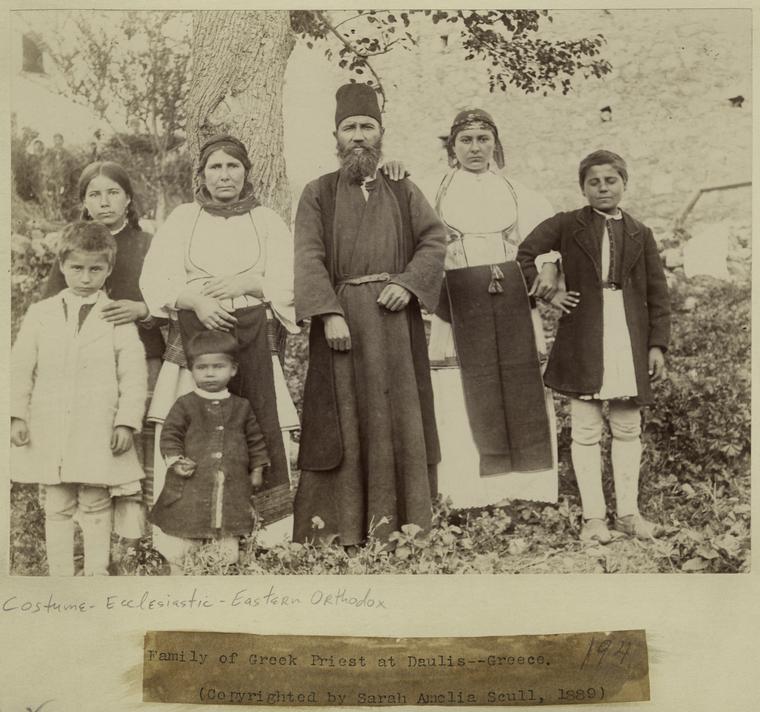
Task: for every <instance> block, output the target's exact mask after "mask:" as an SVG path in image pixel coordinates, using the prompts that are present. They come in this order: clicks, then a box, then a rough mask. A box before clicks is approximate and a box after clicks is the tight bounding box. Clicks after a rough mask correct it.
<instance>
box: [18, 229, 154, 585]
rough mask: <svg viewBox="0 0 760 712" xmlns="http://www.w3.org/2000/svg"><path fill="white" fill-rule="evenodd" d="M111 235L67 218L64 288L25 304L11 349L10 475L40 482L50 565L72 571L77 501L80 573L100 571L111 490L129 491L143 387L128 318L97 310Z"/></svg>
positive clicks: (141, 362) (133, 486) (136, 471)
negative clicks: (120, 321) (114, 318)
mask: <svg viewBox="0 0 760 712" xmlns="http://www.w3.org/2000/svg"><path fill="white" fill-rule="evenodd" d="M115 254H116V242H115V240H114V238H113V237H112V235H111V234H110V232H109V231H108V228H106V227H105V226H103V225H100V224H99V223H95V222H77V223H73V224H71V225H68V226H67V227H66V228H65V229H64V231H63V233H62V235H61V240H60V244H59V247H58V261H59V264H60V267H61V271H62V273H63V275H64V278H65V280H66V289H64V290H62V291H61V292H60V293H58V294H57V295H55V296H53V297H50V298H48V299H44V300H42V301H40V302H38V303H36V304H33V305H32V306H31V307H30V308H29V311H28V312H27V314H26V316H25V317H24V321H23V323H22V325H21V329H20V331H19V333H18V337H17V338H16V342H15V344H14V346H13V350H12V355H11V376H12V379H11V408H10V415H11V442H12V444H13V445H15V446H16V447H14V448H13V449H12V451H11V479H13V480H14V481H16V482H27V483H30V482H38V483H40V484H42V485H44V486H45V538H46V548H47V557H48V566H49V570H50V575H53V576H72V575H73V574H74V530H73V519H72V517H73V515H74V513H75V512H76V511H77V508H78V509H79V522H80V524H81V527H82V533H83V536H84V547H85V563H84V573H85V574H86V575H107V574H108V564H109V553H110V541H111V528H112V520H113V510H112V502H111V497H112V495H114V494H117V493H118V494H125V493H128V492H129V491H135V492H136V491H139V485H140V483H139V480H140V479H141V478H142V477H143V472H142V469H141V468H140V465H139V463H138V460H137V456H136V454H135V450H134V448H133V447H132V439H133V434H134V433H135V432H137V431H139V429H140V426H141V423H142V418H143V413H144V410H145V399H146V395H147V371H146V366H145V352H144V350H143V346H142V343H141V342H140V338H139V336H138V334H137V329H136V328H135V326H134V324H124V325H118V326H115V325H114V324H111V323H109V322H107V321H105V320H104V319H103V318H102V316H101V310H102V309H103V307H104V306H106V305H107V304H108V302H109V301H110V300H109V298H108V296H107V295H106V294H105V292H103V291H101V288H102V287H103V285H104V283H105V280H106V278H107V277H108V275H109V274H110V272H111V269H112V268H113V263H114V257H115Z"/></svg>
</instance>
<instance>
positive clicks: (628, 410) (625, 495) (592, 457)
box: [570, 398, 641, 519]
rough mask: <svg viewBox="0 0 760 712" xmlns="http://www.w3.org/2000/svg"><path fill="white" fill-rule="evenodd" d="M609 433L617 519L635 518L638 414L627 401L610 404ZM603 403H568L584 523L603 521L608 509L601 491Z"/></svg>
mask: <svg viewBox="0 0 760 712" xmlns="http://www.w3.org/2000/svg"><path fill="white" fill-rule="evenodd" d="M607 402H608V403H609V419H610V430H611V431H612V474H613V479H614V482H615V500H616V503H617V516H618V517H624V516H627V515H629V514H638V511H639V508H638V495H639V467H640V464H641V437H640V436H641V411H640V409H639V406H638V405H636V404H635V403H633V402H632V401H629V400H610V401H607ZM602 403H603V401H600V400H581V399H579V398H571V399H570V415H571V418H572V438H573V442H572V446H571V450H572V457H573V469H574V470H575V478H576V480H577V481H578V489H579V490H580V494H581V502H582V505H583V517H584V519H605V518H606V515H607V508H606V505H605V502H604V493H603V491H602V457H601V448H600V445H599V443H600V442H601V439H602V428H603V425H604V421H603V418H602Z"/></svg>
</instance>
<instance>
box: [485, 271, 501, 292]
mask: <svg viewBox="0 0 760 712" xmlns="http://www.w3.org/2000/svg"><path fill="white" fill-rule="evenodd" d="M502 279H504V272H502V271H501V268H500V267H499V265H491V282H490V284H489V285H488V291H489V293H490V294H501V293H502V292H503V291H504V287H502V286H501V284H500V282H501V280H502Z"/></svg>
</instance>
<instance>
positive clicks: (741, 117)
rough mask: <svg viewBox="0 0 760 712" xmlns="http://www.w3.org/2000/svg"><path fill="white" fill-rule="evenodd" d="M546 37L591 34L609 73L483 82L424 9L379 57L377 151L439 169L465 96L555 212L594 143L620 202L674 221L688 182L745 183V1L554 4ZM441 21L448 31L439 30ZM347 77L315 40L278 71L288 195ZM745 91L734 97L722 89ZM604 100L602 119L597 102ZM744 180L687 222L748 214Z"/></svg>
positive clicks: (428, 174)
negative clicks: (556, 86) (545, 90)
mask: <svg viewBox="0 0 760 712" xmlns="http://www.w3.org/2000/svg"><path fill="white" fill-rule="evenodd" d="M552 15H553V17H554V22H553V23H548V22H547V23H545V24H544V29H543V30H542V33H544V36H545V37H562V38H579V37H582V36H590V35H594V34H597V33H600V34H602V35H603V36H604V37H605V38H606V41H607V44H606V46H605V47H604V53H605V56H606V57H607V58H608V59H609V61H610V62H611V64H612V66H613V71H612V73H611V74H610V75H608V76H607V77H605V78H604V79H601V80H598V79H589V80H586V81H583V80H578V81H577V82H576V83H575V88H574V89H573V91H571V92H570V93H569V94H568V95H567V96H563V95H562V94H561V93H556V94H549V95H547V96H541V95H532V96H526V95H524V94H522V93H521V92H520V91H519V90H516V89H511V88H510V89H509V91H508V92H507V93H506V94H503V93H494V94H490V93H489V92H488V84H487V75H486V72H485V69H484V67H482V66H479V65H478V63H477V62H465V61H464V60H463V53H462V52H461V51H459V48H458V46H457V37H456V36H455V33H454V32H453V31H452V30H451V27H450V26H447V25H445V24H439V25H432V24H431V23H430V22H429V21H428V20H423V19H422V18H420V20H419V21H418V24H417V27H418V28H419V30H420V31H421V37H420V42H419V45H418V47H417V48H416V49H415V51H413V52H405V51H403V50H394V51H393V52H392V53H391V54H389V55H387V56H384V57H381V58H378V59H377V61H376V65H377V68H378V71H379V73H380V74H381V76H382V77H383V78H384V80H385V86H386V92H387V95H388V104H387V107H386V118H385V124H386V127H387V134H386V142H385V154H386V155H387V156H389V157H394V158H401V159H403V160H404V162H405V163H406V164H407V165H408V166H409V168H410V170H411V171H412V173H413V178H414V179H416V180H418V181H419V182H420V183H421V184H427V185H430V184H431V180H432V181H434V180H435V179H436V177H438V176H440V175H441V174H442V172H443V171H444V170H445V167H446V161H445V152H444V151H443V149H442V144H441V142H440V141H439V139H438V136H439V135H443V134H446V133H447V132H448V127H449V124H450V122H451V120H452V118H453V116H454V115H455V114H456V112H457V111H459V110H460V109H462V108H465V107H468V106H481V107H483V108H485V109H486V110H488V111H489V112H491V113H492V114H493V116H494V118H495V119H496V122H497V124H498V125H499V127H500V131H501V136H502V142H503V144H504V148H505V153H506V156H507V165H508V172H509V173H510V174H511V175H513V176H514V177H515V178H517V179H519V180H520V181H522V182H523V183H525V184H526V185H528V186H530V187H532V188H534V189H537V190H539V191H541V192H543V193H544V194H545V195H546V196H547V197H548V198H549V200H550V201H551V202H552V204H553V205H554V207H555V208H556V209H558V210H560V209H561V210H567V209H571V208H574V207H577V206H578V205H579V204H581V201H582V196H581V195H580V193H579V189H578V185H577V165H578V162H579V160H580V159H581V158H582V157H583V156H584V155H585V154H587V153H589V152H590V151H592V150H594V149H597V148H602V147H604V148H609V149H611V150H613V151H616V152H618V153H620V154H622V155H623V156H624V157H625V158H626V159H627V161H628V163H629V171H630V175H631V180H630V184H629V190H628V194H627V196H626V198H625V201H624V207H627V208H628V209H630V211H631V212H632V213H633V214H634V215H637V216H638V217H640V218H641V219H642V220H644V221H645V222H647V223H648V224H650V225H652V227H653V228H655V231H656V232H657V233H660V234H664V233H670V231H671V229H672V225H673V221H674V219H675V218H676V217H677V215H678V214H679V213H680V212H681V210H682V209H683V207H684V206H685V205H686V204H687V203H688V201H689V199H690V198H691V196H692V195H693V194H694V193H695V191H696V190H698V189H699V188H702V187H705V186H712V185H719V184H724V183H734V182H740V181H747V180H750V178H751V165H752V140H751V139H752V101H751V43H750V40H751V15H750V12H749V11H748V10H726V9H721V10H614V11H607V10H574V11H569V10H566V11H553V12H552ZM445 32H450V33H451V34H450V36H449V37H448V39H447V42H446V43H444V41H443V40H442V39H441V36H442V35H443V34H444V33H445ZM346 80H347V77H346V75H345V74H343V73H341V72H340V71H339V70H337V69H335V68H334V67H332V66H330V65H329V63H328V62H327V60H325V59H323V58H322V57H321V56H319V54H317V53H316V52H315V51H314V50H312V51H309V50H305V49H304V48H299V49H298V50H297V51H296V52H295V53H294V55H293V58H292V61H291V66H290V68H289V72H288V95H287V98H286V149H287V152H288V167H289V174H290V176H291V181H292V184H293V189H294V195H295V196H297V195H298V194H299V192H300V189H301V187H302V186H303V183H304V182H305V181H306V180H307V179H309V178H311V177H314V176H315V175H317V174H318V173H319V172H320V170H329V169H331V168H332V167H333V166H334V165H335V159H334V149H333V144H334V142H333V139H332V136H331V135H330V133H331V131H332V129H333V126H332V116H333V112H334V100H333V96H334V91H335V88H337V86H338V85H339V84H340V83H342V82H344V81H346ZM736 95H743V96H744V97H745V101H744V105H743V106H742V107H741V108H735V107H732V106H731V104H730V102H729V101H728V99H729V97H734V96H736ZM604 106H610V107H611V109H612V119H611V121H606V122H604V121H602V120H601V115H600V109H601V108H602V107H604ZM750 196H751V191H750V189H748V188H744V189H738V190H733V191H726V192H719V193H711V194H709V195H707V196H705V197H703V198H702V199H701V200H700V202H699V203H698V204H697V207H696V209H695V211H694V213H693V218H692V219H693V220H701V219H703V218H707V217H709V219H710V220H711V221H716V220H722V219H731V220H733V221H735V222H737V223H738V224H740V225H741V226H742V228H744V227H748V226H749V221H750V207H751V200H750Z"/></svg>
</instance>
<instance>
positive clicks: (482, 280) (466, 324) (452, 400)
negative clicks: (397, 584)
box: [429, 109, 575, 508]
mask: <svg viewBox="0 0 760 712" xmlns="http://www.w3.org/2000/svg"><path fill="white" fill-rule="evenodd" d="M446 148H447V152H448V155H449V165H450V170H449V171H448V172H447V173H446V175H445V176H444V178H443V181H442V182H441V184H440V186H439V188H438V193H437V196H436V210H437V212H438V215H439V217H440V218H441V220H442V221H443V222H444V224H445V225H446V227H447V230H448V242H447V250H446V263H445V270H446V278H445V280H444V287H443V294H442V295H441V300H440V303H439V307H438V310H437V312H436V315H435V316H433V318H432V324H431V334H430V344H429V355H430V362H431V367H432V370H433V374H432V375H433V390H434V397H435V407H436V419H437V423H438V430H439V433H440V439H441V464H440V466H439V469H438V483H439V490H440V492H441V493H442V494H443V495H444V496H448V497H450V498H451V500H452V503H453V505H454V506H455V507H456V508H470V507H483V506H487V505H492V504H499V503H501V502H503V501H504V500H507V499H528V500H536V501H542V502H556V501H557V458H556V429H555V423H554V409H553V405H552V399H551V393H550V392H548V391H546V390H545V389H544V385H543V382H542V375H541V360H542V358H545V356H546V345H545V341H544V336H543V330H542V325H541V319H540V316H539V314H538V311H537V310H536V309H535V305H534V303H533V300H532V298H531V297H530V296H529V294H528V291H527V290H526V286H525V284H524V282H523V277H522V273H521V271H520V267H519V265H518V263H517V262H516V261H515V257H516V255H517V247H518V245H519V244H520V242H521V240H522V239H523V238H524V237H526V236H527V235H528V233H529V232H530V231H531V230H532V229H533V228H534V227H535V226H536V225H537V224H538V223H540V222H541V221H543V220H544V219H546V218H548V217H550V216H551V215H552V210H551V206H550V205H549V203H548V202H547V201H546V199H544V198H543V197H542V196H540V195H539V194H537V193H535V192H533V191H531V190H528V189H526V188H524V187H522V186H520V185H519V184H518V183H516V182H515V181H513V180H512V179H508V178H507V177H506V176H504V175H502V174H501V173H500V172H499V171H500V169H502V168H504V152H503V149H502V145H501V142H500V140H499V132H498V130H497V128H496V124H495V123H494V121H493V119H492V118H491V116H490V115H489V114H488V113H487V112H485V111H483V110H481V109H472V110H466V111H462V112H460V113H459V114H458V115H457V116H456V118H455V119H454V122H453V124H452V126H451V131H450V132H449V136H448V138H447V142H446ZM554 257H555V256H551V257H544V260H545V261H547V262H549V261H551V260H552V259H554ZM574 299H575V296H574V295H567V294H566V293H564V292H561V293H560V296H559V297H558V300H557V301H558V303H562V305H563V306H562V307H561V308H565V309H567V308H568V307H569V306H570V305H571V304H572V303H573V300H574Z"/></svg>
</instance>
